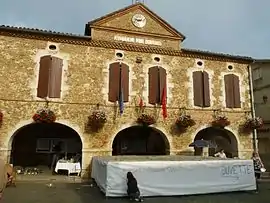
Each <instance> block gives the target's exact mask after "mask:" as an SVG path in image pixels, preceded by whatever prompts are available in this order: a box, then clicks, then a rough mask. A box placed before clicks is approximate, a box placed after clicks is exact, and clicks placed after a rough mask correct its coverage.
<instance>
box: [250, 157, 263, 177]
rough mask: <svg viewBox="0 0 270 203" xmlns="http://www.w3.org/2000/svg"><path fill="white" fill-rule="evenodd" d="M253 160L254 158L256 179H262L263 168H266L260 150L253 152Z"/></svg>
mask: <svg viewBox="0 0 270 203" xmlns="http://www.w3.org/2000/svg"><path fill="white" fill-rule="evenodd" d="M252 160H253V164H254V172H255V177H256V179H260V178H261V169H262V168H264V165H263V163H262V160H261V158H260V156H259V153H258V152H253V153H252Z"/></svg>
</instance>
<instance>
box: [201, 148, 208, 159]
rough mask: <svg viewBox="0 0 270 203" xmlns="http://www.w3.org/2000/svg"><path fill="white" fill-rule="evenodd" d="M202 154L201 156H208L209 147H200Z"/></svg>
mask: <svg viewBox="0 0 270 203" xmlns="http://www.w3.org/2000/svg"><path fill="white" fill-rule="evenodd" d="M202 156H203V157H208V156H209V148H208V147H203V148H202Z"/></svg>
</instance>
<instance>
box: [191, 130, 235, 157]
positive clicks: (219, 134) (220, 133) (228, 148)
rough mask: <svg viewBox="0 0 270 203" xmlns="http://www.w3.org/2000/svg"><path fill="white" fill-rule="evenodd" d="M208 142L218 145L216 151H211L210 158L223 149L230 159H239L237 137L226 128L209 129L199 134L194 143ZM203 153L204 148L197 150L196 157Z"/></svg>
mask: <svg viewBox="0 0 270 203" xmlns="http://www.w3.org/2000/svg"><path fill="white" fill-rule="evenodd" d="M196 140H208V141H211V142H212V143H214V144H216V145H217V148H216V149H211V148H210V149H209V156H214V154H215V153H216V152H218V151H220V150H221V149H223V150H224V152H225V154H226V156H227V157H228V158H233V157H238V144H237V140H236V137H235V135H234V134H233V133H232V132H231V131H229V130H226V129H224V128H215V127H209V128H205V129H203V130H201V131H199V132H198V133H197V135H196V136H195V139H194V141H196ZM201 153H202V148H195V155H197V156H199V155H201Z"/></svg>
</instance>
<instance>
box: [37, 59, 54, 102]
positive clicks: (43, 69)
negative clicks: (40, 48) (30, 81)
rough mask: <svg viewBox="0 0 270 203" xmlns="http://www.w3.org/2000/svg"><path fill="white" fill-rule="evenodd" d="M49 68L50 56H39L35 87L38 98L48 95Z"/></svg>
mask: <svg viewBox="0 0 270 203" xmlns="http://www.w3.org/2000/svg"><path fill="white" fill-rule="evenodd" d="M50 68H51V56H43V57H41V58H40V62H39V76H38V87H37V97H39V98H45V97H47V96H48V86H49V71H50Z"/></svg>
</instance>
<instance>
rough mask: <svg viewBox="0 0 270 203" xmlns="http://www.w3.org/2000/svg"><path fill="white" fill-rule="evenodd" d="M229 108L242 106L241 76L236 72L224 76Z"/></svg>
mask: <svg viewBox="0 0 270 203" xmlns="http://www.w3.org/2000/svg"><path fill="white" fill-rule="evenodd" d="M224 83H225V96H226V107H227V108H241V101H240V88H239V83H240V81H239V77H238V76H236V75H234V74H228V75H225V76H224Z"/></svg>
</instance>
